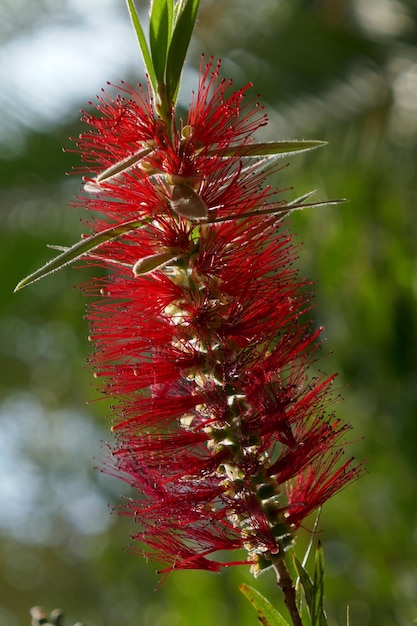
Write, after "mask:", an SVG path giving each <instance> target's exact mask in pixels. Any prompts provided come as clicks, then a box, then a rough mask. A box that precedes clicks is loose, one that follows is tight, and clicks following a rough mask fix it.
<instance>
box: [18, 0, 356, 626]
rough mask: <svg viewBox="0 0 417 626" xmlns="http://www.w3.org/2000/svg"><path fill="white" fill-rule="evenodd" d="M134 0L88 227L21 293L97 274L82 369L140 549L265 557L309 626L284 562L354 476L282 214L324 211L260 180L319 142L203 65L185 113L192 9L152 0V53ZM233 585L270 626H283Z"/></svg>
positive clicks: (193, 2)
mask: <svg viewBox="0 0 417 626" xmlns="http://www.w3.org/2000/svg"><path fill="white" fill-rule="evenodd" d="M128 7H129V9H130V13H131V16H132V21H133V24H134V26H135V29H136V32H137V34H138V39H139V43H140V46H141V49H142V52H143V56H144V59H145V64H146V67H147V71H148V76H149V80H148V85H147V87H146V88H144V87H142V86H141V85H139V86H138V87H132V86H130V85H126V84H124V83H122V84H121V86H120V87H119V88H118V90H117V92H118V93H117V95H116V96H111V95H110V94H108V93H106V92H103V93H102V95H101V96H100V97H99V98H98V102H97V103H96V105H95V109H96V111H95V112H94V113H88V114H87V113H86V114H85V115H84V120H85V121H86V122H87V124H88V125H89V126H90V130H88V131H87V132H85V133H84V134H82V135H81V136H80V138H79V140H78V147H79V150H80V153H81V155H82V159H83V161H84V163H85V166H84V176H85V191H86V192H87V193H88V194H89V195H88V197H83V198H82V199H81V200H80V201H81V203H82V204H83V206H85V207H86V208H87V209H88V210H89V211H91V212H93V214H94V217H92V218H91V219H90V220H89V221H88V227H89V228H90V229H91V232H92V234H90V235H89V236H87V237H85V238H84V239H82V240H81V241H80V242H79V243H78V244H76V245H75V246H73V247H72V248H70V249H65V250H63V251H62V253H61V254H60V255H59V256H58V257H57V258H55V259H54V260H52V261H51V262H49V263H48V264H47V265H46V266H44V267H43V268H41V269H40V270H38V271H37V272H35V273H34V274H32V275H31V276H29V277H28V278H27V279H25V280H24V281H22V282H21V283H20V284H19V285H18V288H20V287H22V286H24V285H25V284H28V283H30V282H33V281H34V280H37V279H38V278H40V277H41V276H43V275H45V274H47V273H49V272H51V271H53V270H55V269H57V268H58V267H60V266H62V265H65V264H66V263H69V262H71V261H73V260H75V259H78V258H81V257H82V258H83V259H87V260H89V261H90V262H91V263H92V264H94V265H98V266H100V267H104V268H105V269H106V270H108V271H107V273H106V275H105V276H104V277H102V278H95V279H93V280H92V281H91V282H90V283H89V284H88V285H87V286H85V287H84V290H85V292H86V293H87V294H88V295H89V296H94V297H95V298H94V300H95V301H94V303H93V304H92V305H91V306H90V310H89V314H88V319H89V322H90V327H91V340H92V341H93V342H94V345H95V347H96V352H95V355H94V356H93V358H92V365H93V367H94V369H95V375H96V376H97V377H98V378H100V379H102V380H103V385H102V389H103V391H104V392H105V393H106V394H107V395H108V396H110V397H112V398H113V399H114V401H115V408H114V425H113V428H112V431H113V433H114V443H113V444H112V445H111V447H110V448H111V454H110V455H109V460H108V462H107V465H106V468H105V469H106V471H108V472H109V473H111V474H114V475H116V476H118V477H120V478H122V479H123V480H125V481H126V482H127V483H129V484H130V485H131V486H132V487H133V488H134V490H136V492H137V493H138V497H137V499H133V498H129V499H128V500H126V503H125V504H124V505H122V506H121V507H120V512H121V514H123V515H130V516H132V517H133V518H134V521H135V523H136V526H137V530H136V531H135V534H134V536H133V538H134V540H135V542H136V543H137V545H138V547H139V550H140V551H141V552H142V553H144V554H146V555H148V556H150V557H152V558H154V559H155V560H157V561H158V562H161V563H164V566H163V569H162V570H161V571H162V572H169V571H171V570H174V569H204V570H210V571H220V570H221V568H222V567H224V566H230V565H235V564H245V563H247V564H248V565H249V566H250V568H251V571H252V573H253V574H254V575H255V576H257V575H258V574H260V573H261V572H262V571H264V570H265V569H267V568H273V569H274V570H275V572H276V574H277V579H278V583H279V585H280V586H281V588H282V590H283V592H284V597H285V602H286V605H287V608H288V610H289V614H290V618H291V620H292V623H293V624H302V612H301V610H300V603H299V599H297V596H296V593H295V588H294V584H293V582H292V578H291V576H290V573H289V570H288V569H287V565H286V557H287V554H288V552H289V551H290V549H291V548H292V546H293V544H294V539H295V536H296V534H297V530H298V529H299V528H300V526H301V524H302V523H303V521H304V520H305V519H306V518H307V517H308V516H309V515H310V514H311V513H312V512H313V511H315V510H317V509H318V508H320V507H321V505H322V504H323V503H324V502H325V501H326V500H327V499H329V498H330V497H331V496H333V495H334V494H335V493H337V492H338V491H340V490H341V489H342V488H343V487H344V486H345V485H347V484H348V483H349V482H351V481H352V480H354V479H355V478H357V477H358V476H359V474H360V473H361V471H362V470H361V465H357V464H355V462H354V461H353V460H352V459H351V458H349V459H347V460H342V459H341V457H342V455H343V451H344V447H345V441H344V439H343V437H344V434H345V431H346V430H347V428H348V426H347V425H346V424H344V423H342V422H341V421H340V420H339V419H337V418H336V417H335V416H334V414H333V413H332V409H331V406H332V404H333V402H334V400H335V396H334V393H333V392H332V389H331V387H332V383H333V380H334V376H330V377H326V376H324V375H318V376H317V375H315V376H314V375H313V374H312V373H311V371H312V366H313V364H314V363H315V361H316V360H317V358H318V354H317V351H318V349H319V343H318V337H319V335H320V333H321V330H322V329H318V330H313V329H312V327H311V324H310V322H309V321H308V319H307V315H306V314H308V311H309V310H310V308H311V304H310V298H311V295H310V293H309V289H310V285H309V283H307V282H306V281H305V280H302V279H300V278H299V276H298V274H297V270H296V269H295V268H294V262H295V260H296V247H295V246H294V244H293V242H292V238H291V235H290V234H288V232H287V231H285V230H283V229H282V222H283V218H284V217H285V216H286V215H288V214H289V213H290V212H292V211H294V210H297V209H300V208H303V207H305V206H317V205H318V204H320V203H314V202H309V200H310V196H311V194H307V195H306V196H304V197H303V198H298V199H296V200H293V201H287V200H284V199H282V198H281V193H282V192H278V191H276V190H274V189H271V188H270V187H269V186H268V185H266V184H265V181H266V180H267V179H268V177H270V176H271V174H272V173H274V172H277V171H278V170H279V169H280V168H279V166H278V163H279V161H278V160H277V157H279V156H283V155H287V154H291V153H297V152H300V151H305V150H310V149H313V148H316V147H319V146H320V145H322V144H323V142H320V141H299V142H297V141H290V142H287V141H286V142H266V143H259V142H256V141H255V139H254V134H255V133H256V131H257V130H258V129H259V128H260V127H261V126H264V125H266V123H267V118H266V115H265V113H264V111H263V107H262V106H260V105H259V104H258V102H257V100H256V99H255V100H250V99H248V95H247V92H248V87H249V85H248V86H247V87H244V88H242V89H239V90H237V91H233V90H232V86H231V82H228V81H226V80H225V79H222V78H220V75H219V70H220V66H219V63H215V62H214V61H213V60H212V59H210V60H209V61H208V62H206V61H205V60H204V57H203V60H202V63H201V71H200V80H199V85H198V88H197V91H196V93H195V94H194V95H193V98H192V102H191V104H190V106H189V109H188V114H187V116H186V118H184V119H181V118H179V116H178V111H177V107H176V97H177V93H178V86H179V81H180V75H181V70H182V65H183V62H184V59H185V54H186V50H187V47H188V42H189V39H190V36H191V33H192V30H193V26H194V22H195V18H196V13H197V9H198V1H197V0H188V1H184V2H177V3H174V2H173V0H154V2H153V3H152V6H151V16H150V36H149V42H150V44H149V46H148V44H147V41H146V39H145V37H144V34H143V30H142V27H141V25H140V22H139V19H138V15H137V12H136V10H135V7H134V4H133V2H132V0H128ZM322 204H323V203H322ZM236 550H240V552H239V553H238V554H239V556H238V557H236V555H235V554H233V555H232V556H230V557H229V556H224V555H227V554H229V553H230V551H232V552H233V553H235V551H236ZM219 551H221V554H222V555H223V559H220V557H219V556H218V553H219ZM317 554H318V557H317V560H316V570H315V574H314V577H313V578H310V577H309V576H308V574H307V572H306V571H305V569H304V567H303V566H302V565H301V564H300V563H299V562H298V561H296V568H297V572H298V576H299V577H300V580H301V583H302V586H303V588H304V592H305V598H306V604H307V607H308V609H309V616H307V617H306V618H305V619H309V620H310V621H309V623H311V624H325V623H326V618H325V613H324V609H323V597H322V595H323V593H322V553H321V551H320V550H318V552H317ZM243 591H244V593H245V594H246V595H247V596H248V597H249V598H250V599H251V601H252V602H253V603H254V604H255V606H256V607H257V609H258V612H259V614H260V615H261V616H262V618H263V619H264V621H263V622H262V623H265V624H271V625H272V624H284V623H286V622H285V620H284V618H282V617H281V616H280V615H279V614H278V613H276V612H275V611H274V609H272V607H271V606H269V605H268V604H267V603H266V601H265V600H264V599H262V597H260V596H259V595H258V594H257V593H256V592H255V591H254V590H252V589H251V588H249V587H247V586H245V587H244V588H243ZM274 620H275V621H274ZM305 623H307V622H305Z"/></svg>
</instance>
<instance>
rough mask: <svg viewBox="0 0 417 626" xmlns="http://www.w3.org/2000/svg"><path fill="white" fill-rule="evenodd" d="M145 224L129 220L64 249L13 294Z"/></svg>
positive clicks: (22, 281)
mask: <svg viewBox="0 0 417 626" xmlns="http://www.w3.org/2000/svg"><path fill="white" fill-rule="evenodd" d="M145 223H146V222H145V221H144V220H131V221H129V222H123V223H122V224H118V225H117V226H111V227H110V228H106V230H102V231H101V232H99V233H97V234H95V235H92V236H91V237H87V238H86V239H82V240H81V241H78V242H77V243H76V244H74V245H73V246H71V248H65V249H64V252H63V253H62V254H59V255H58V256H57V257H55V258H54V259H51V260H50V261H48V262H47V263H45V265H43V266H42V267H40V268H39V269H38V270H36V272H33V274H29V276H26V278H24V279H23V280H21V281H20V282H19V283H18V284H17V285H16V287H15V292H16V291H19V289H22V288H23V287H27V285H30V284H31V283H34V282H35V281H37V280H39V279H40V278H43V277H44V276H47V275H48V274H52V272H56V270H59V269H60V268H61V267H64V266H65V265H69V264H70V263H72V262H73V261H76V260H77V259H79V258H80V257H82V256H83V255H84V254H86V253H87V252H90V251H91V250H95V248H98V246H100V245H101V244H102V243H105V242H106V241H111V240H112V239H116V237H120V235H124V234H125V233H128V232H129V231H131V230H135V229H136V228H142V227H143V226H144V225H145Z"/></svg>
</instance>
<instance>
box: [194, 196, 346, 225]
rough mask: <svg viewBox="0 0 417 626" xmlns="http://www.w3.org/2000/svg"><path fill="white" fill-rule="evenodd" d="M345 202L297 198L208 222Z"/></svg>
mask: <svg viewBox="0 0 417 626" xmlns="http://www.w3.org/2000/svg"><path fill="white" fill-rule="evenodd" d="M311 195H312V194H311V193H309V194H306V196H307V197H308V196H311ZM344 202H348V200H346V199H345V198H340V199H337V200H323V201H322V202H320V201H317V202H300V203H299V202H297V201H296V200H294V201H292V202H278V203H277V204H276V205H273V204H272V205H269V206H268V207H267V208H266V209H259V210H257V211H248V212H247V213H241V214H240V215H227V216H222V217H214V218H213V219H208V220H207V222H206V223H207V224H212V223H213V224H215V223H217V222H230V221H231V220H236V219H239V220H242V219H246V218H247V217H257V216H258V215H277V216H281V217H285V216H286V215H288V214H289V213H291V212H292V211H300V210H301V209H308V208H314V207H320V206H329V205H331V204H343V203H344Z"/></svg>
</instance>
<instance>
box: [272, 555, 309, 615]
mask: <svg viewBox="0 0 417 626" xmlns="http://www.w3.org/2000/svg"><path fill="white" fill-rule="evenodd" d="M273 566H274V570H275V572H276V575H277V584H278V586H279V587H280V588H281V591H282V593H283V594H284V602H285V606H286V607H287V609H288V611H289V614H290V616H291V620H292V623H293V625H294V626H303V623H302V621H301V617H300V613H299V611H298V607H297V602H296V599H295V587H294V585H293V582H292V578H291V576H290V573H289V571H288V569H287V566H286V564H285V561H284V559H282V558H279V559H277V560H276V561H275V562H274V563H273Z"/></svg>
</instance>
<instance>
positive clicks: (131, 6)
mask: <svg viewBox="0 0 417 626" xmlns="http://www.w3.org/2000/svg"><path fill="white" fill-rule="evenodd" d="M126 2H127V8H128V10H129V13H130V18H131V20H132V24H133V28H134V29H135V32H136V36H137V38H138V42H139V46H140V49H141V51H142V56H143V61H144V63H145V67H146V71H147V73H148V76H149V80H150V81H151V85H152V87H153V90H154V92H155V93H156V91H157V80H156V75H155V70H154V67H153V63H152V59H151V54H150V52H149V48H148V43H147V41H146V37H145V33H144V32H143V28H142V26H141V23H140V20H139V15H138V12H137V9H136V7H135V3H134V0H126Z"/></svg>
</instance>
